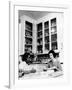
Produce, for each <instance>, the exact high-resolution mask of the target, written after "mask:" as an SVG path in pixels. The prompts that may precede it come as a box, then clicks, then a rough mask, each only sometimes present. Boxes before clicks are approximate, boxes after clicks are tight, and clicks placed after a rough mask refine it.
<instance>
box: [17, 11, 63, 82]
mask: <svg viewBox="0 0 72 90" xmlns="http://www.w3.org/2000/svg"><path fill="white" fill-rule="evenodd" d="M63 26H64V13H63V12H52V11H51V12H50V11H33V10H18V79H21V80H24V79H33V78H35V79H37V78H38V79H40V78H47V79H48V78H62V77H63V75H64V73H63V71H64V70H63V65H64V58H63V57H64V54H63Z"/></svg>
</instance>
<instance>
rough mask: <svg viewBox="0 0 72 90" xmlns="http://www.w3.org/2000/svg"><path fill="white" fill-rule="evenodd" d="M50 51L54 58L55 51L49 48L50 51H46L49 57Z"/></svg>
mask: <svg viewBox="0 0 72 90" xmlns="http://www.w3.org/2000/svg"><path fill="white" fill-rule="evenodd" d="M50 53H52V54H53V57H54V58H55V57H56V53H55V51H54V50H50V51H49V52H48V57H49V58H50Z"/></svg>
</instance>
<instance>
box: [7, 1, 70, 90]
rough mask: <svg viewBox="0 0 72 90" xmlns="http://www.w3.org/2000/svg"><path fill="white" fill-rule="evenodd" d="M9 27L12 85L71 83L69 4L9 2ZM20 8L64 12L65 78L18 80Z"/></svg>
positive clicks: (36, 85)
mask: <svg viewBox="0 0 72 90" xmlns="http://www.w3.org/2000/svg"><path fill="white" fill-rule="evenodd" d="M9 8H10V9H9V14H10V16H9V19H10V21H9V23H10V24H9V29H10V33H9V36H10V40H9V42H10V62H9V66H10V72H9V73H10V78H9V79H10V80H9V83H10V87H11V88H12V87H28V88H29V87H48V86H58V85H59V86H60V85H62V86H63V85H68V84H69V83H70V55H69V52H70V47H68V42H70V39H69V38H70V36H69V30H70V24H69V20H70V17H69V14H70V9H69V6H68V5H50V4H49V5H43V4H40V5H39V4H38V5H35V4H33V5H32V4H25V3H21V2H9ZM18 10H33V11H37V10H38V11H50V12H63V13H64V34H63V36H64V76H63V78H48V79H24V80H18Z"/></svg>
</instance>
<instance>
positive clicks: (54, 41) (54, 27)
mask: <svg viewBox="0 0 72 90" xmlns="http://www.w3.org/2000/svg"><path fill="white" fill-rule="evenodd" d="M50 23H51V25H50V30H51V40H50V41H51V49H53V50H57V49H58V42H57V18H53V19H51V21H50Z"/></svg>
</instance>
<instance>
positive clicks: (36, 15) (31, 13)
mask: <svg viewBox="0 0 72 90" xmlns="http://www.w3.org/2000/svg"><path fill="white" fill-rule="evenodd" d="M48 13H49V12H46V11H25V10H19V17H21V16H23V15H26V16H29V17H31V18H33V19H35V20H37V19H39V18H42V17H43V16H45V15H47V14H48Z"/></svg>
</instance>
